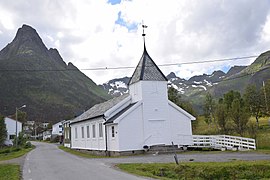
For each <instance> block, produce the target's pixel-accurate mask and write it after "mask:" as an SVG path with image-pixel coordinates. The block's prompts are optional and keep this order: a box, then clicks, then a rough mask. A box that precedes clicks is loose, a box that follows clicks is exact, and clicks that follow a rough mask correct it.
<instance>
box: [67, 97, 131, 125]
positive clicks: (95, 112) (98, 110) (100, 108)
mask: <svg viewBox="0 0 270 180" xmlns="http://www.w3.org/2000/svg"><path fill="white" fill-rule="evenodd" d="M128 96H129V94H125V95H123V96H119V97H115V98H113V99H110V100H108V101H106V102H104V103H100V104H96V105H94V106H93V107H92V108H90V109H89V110H87V111H85V112H84V113H83V114H81V115H80V116H78V117H76V118H75V119H73V120H72V121H71V123H75V122H80V121H84V120H88V119H92V118H95V117H98V116H103V115H104V113H105V112H106V111H107V110H109V109H111V108H112V107H113V106H115V105H116V104H118V103H119V102H121V101H122V100H124V99H125V98H127V97H128Z"/></svg>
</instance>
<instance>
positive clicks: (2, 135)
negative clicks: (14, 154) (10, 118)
mask: <svg viewBox="0 0 270 180" xmlns="http://www.w3.org/2000/svg"><path fill="white" fill-rule="evenodd" d="M6 138H7V128H6V123H5V119H4V116H2V115H0V147H3V146H4V143H5V140H6Z"/></svg>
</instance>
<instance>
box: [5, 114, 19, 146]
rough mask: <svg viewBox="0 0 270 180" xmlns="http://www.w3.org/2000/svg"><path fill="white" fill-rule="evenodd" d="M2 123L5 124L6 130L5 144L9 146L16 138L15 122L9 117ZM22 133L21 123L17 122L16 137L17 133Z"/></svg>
mask: <svg viewBox="0 0 270 180" xmlns="http://www.w3.org/2000/svg"><path fill="white" fill-rule="evenodd" d="M4 121H5V123H6V129H7V140H6V143H7V144H11V141H13V140H14V138H15V137H16V120H14V119H11V118H9V117H5V118H4ZM20 132H22V123H21V122H20V121H17V136H18V135H19V133H20Z"/></svg>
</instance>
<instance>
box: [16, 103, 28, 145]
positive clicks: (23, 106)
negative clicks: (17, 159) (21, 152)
mask: <svg viewBox="0 0 270 180" xmlns="http://www.w3.org/2000/svg"><path fill="white" fill-rule="evenodd" d="M25 107H26V105H22V106H21V107H19V108H17V107H16V139H15V140H16V142H15V143H16V147H17V146H18V110H19V109H22V108H25Z"/></svg>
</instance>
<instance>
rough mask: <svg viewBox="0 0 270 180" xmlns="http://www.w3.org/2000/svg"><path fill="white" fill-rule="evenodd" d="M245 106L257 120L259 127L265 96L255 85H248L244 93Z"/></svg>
mask: <svg viewBox="0 0 270 180" xmlns="http://www.w3.org/2000/svg"><path fill="white" fill-rule="evenodd" d="M244 100H245V104H246V105H247V107H248V110H249V112H250V114H251V115H253V116H254V117H255V118H256V124H257V127H259V118H260V117H261V116H262V111H263V104H264V103H263V95H262V92H261V91H260V90H257V89H256V86H255V85H248V86H247V88H246V90H245V93H244Z"/></svg>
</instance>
